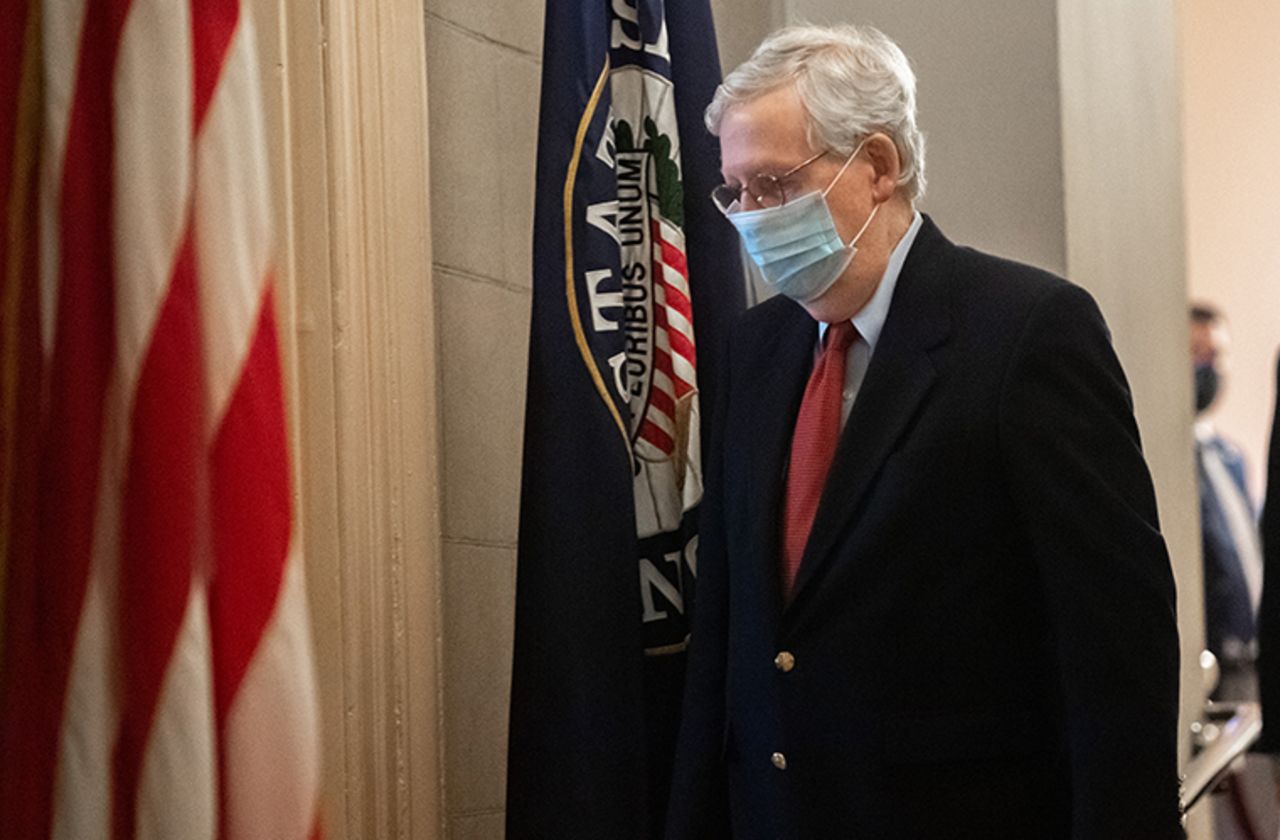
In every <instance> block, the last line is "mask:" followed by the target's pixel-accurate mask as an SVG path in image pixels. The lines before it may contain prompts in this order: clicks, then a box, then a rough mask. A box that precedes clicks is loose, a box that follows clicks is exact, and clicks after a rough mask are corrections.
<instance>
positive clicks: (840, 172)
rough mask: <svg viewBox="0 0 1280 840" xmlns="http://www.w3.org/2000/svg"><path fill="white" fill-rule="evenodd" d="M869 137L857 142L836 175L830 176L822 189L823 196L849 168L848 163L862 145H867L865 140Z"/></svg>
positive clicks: (825, 195) (860, 149)
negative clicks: (856, 145) (829, 179)
mask: <svg viewBox="0 0 1280 840" xmlns="http://www.w3.org/2000/svg"><path fill="white" fill-rule="evenodd" d="M870 139H871V138H870V137H866V138H864V139H863V141H862V142H861V143H859V144H858V148H856V149H854V150H853V154H851V155H849V157H848V158H846V159H845V162H844V166H842V167H840V171H839V172H837V173H836V177H834V178H832V179H831V183H830V184H827V188H826V189H825V190H823V191H822V197H823V198H826V197H827V193H829V192H831V189H832V188H833V187H834V186H835V185H836V182H837V181H839V180H840V177H841V176H842V175H844V171H845V170H846V169H848V168H849V164H851V163H853V159H854V158H856V157H857V156H858V152H860V151H862V147H863V146H865V145H867V140H870Z"/></svg>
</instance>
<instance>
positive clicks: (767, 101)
mask: <svg viewBox="0 0 1280 840" xmlns="http://www.w3.org/2000/svg"><path fill="white" fill-rule="evenodd" d="M807 126H808V121H807V119H806V115H805V112H804V108H803V107H802V106H801V105H800V100H799V98H798V97H797V96H796V95H795V93H794V90H793V89H791V88H790V87H789V86H788V87H787V88H780V89H776V90H774V91H770V92H768V93H765V94H763V95H761V96H759V97H756V98H754V99H751V100H748V101H746V102H742V103H738V104H735V105H733V106H731V107H730V108H728V109H726V111H725V114H724V118H723V119H722V120H721V123H720V150H721V162H722V165H723V169H724V171H725V173H726V174H730V173H732V174H735V175H739V174H741V173H740V172H739V170H745V171H746V173H747V175H750V174H754V173H755V172H765V171H769V170H770V169H773V168H778V167H782V168H783V169H789V168H790V167H792V166H794V165H795V164H796V163H797V155H799V156H801V157H800V159H803V158H804V157H808V156H809V155H810V154H812V145H811V143H810V142H809V136H808V132H807ZM744 177H745V176H744Z"/></svg>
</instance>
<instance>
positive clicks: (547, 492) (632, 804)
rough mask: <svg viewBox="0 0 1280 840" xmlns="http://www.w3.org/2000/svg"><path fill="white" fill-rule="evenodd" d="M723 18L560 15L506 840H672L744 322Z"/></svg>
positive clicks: (539, 255) (535, 339)
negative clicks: (715, 429) (723, 381)
mask: <svg viewBox="0 0 1280 840" xmlns="http://www.w3.org/2000/svg"><path fill="white" fill-rule="evenodd" d="M719 81H720V66H719V58H718V56H717V50H716V44H715V33H714V29H713V26H712V21H711V12H710V8H709V6H708V4H707V0H680V2H673V3H671V4H669V5H667V4H664V3H663V2H662V0H548V3H547V13H546V30H545V36H544V60H543V66H542V102H541V113H540V122H541V125H540V135H539V141H538V176H537V191H538V194H537V209H536V213H535V219H534V266H533V270H534V293H533V326H532V333H531V338H530V347H529V383H528V404H527V409H526V416H525V442H524V477H523V482H522V488H521V506H520V551H519V564H518V574H517V587H516V589H517V599H516V638H515V665H514V672H513V680H512V697H511V730H510V732H511V734H510V748H509V763H508V780H507V837H508V838H510V839H511V840H522V838H556V840H576V838H584V840H585V838H590V840H599V839H600V838H609V840H628V838H652V837H659V836H661V826H662V819H663V811H664V809H665V803H666V800H667V793H668V787H669V784H670V777H671V761H672V756H673V753H674V742H675V735H676V729H677V727H678V725H679V709H680V692H681V688H682V683H683V676H684V662H685V656H684V651H685V648H686V647H687V645H688V640H689V617H690V613H691V611H692V609H693V599H694V589H695V581H696V571H697V513H698V504H699V502H700V500H701V498H702V472H701V451H702V436H703V434H704V432H705V429H704V425H705V424H704V422H703V417H704V415H703V414H702V411H703V410H706V408H707V407H709V406H711V405H712V404H713V399H712V395H713V392H714V388H715V382H714V374H715V369H716V366H717V359H716V358H715V356H716V353H717V351H718V350H719V349H720V346H721V344H722V337H723V335H724V333H725V330H726V329H727V327H728V325H729V323H730V322H731V321H732V319H733V318H735V317H736V316H737V314H738V313H739V312H740V311H741V310H742V308H743V305H744V301H743V298H744V295H743V280H742V274H741V268H740V262H739V256H738V244H737V239H736V236H735V234H734V232H733V229H732V228H731V227H730V226H729V225H728V223H727V222H725V220H724V219H723V218H722V217H721V216H720V214H719V212H718V211H717V210H716V209H715V207H714V206H713V205H712V203H711V201H710V199H709V198H708V196H709V194H710V191H711V189H712V187H713V186H714V185H715V184H716V182H717V181H718V180H719V171H718V170H719V151H718V146H717V145H716V143H715V139H714V138H712V137H711V136H710V135H709V134H708V133H707V131H706V129H705V127H704V126H703V122H702V113H703V110H704V109H705V108H706V106H707V104H708V103H709V102H710V101H711V97H712V95H713V94H714V92H715V87H716V85H717V84H719Z"/></svg>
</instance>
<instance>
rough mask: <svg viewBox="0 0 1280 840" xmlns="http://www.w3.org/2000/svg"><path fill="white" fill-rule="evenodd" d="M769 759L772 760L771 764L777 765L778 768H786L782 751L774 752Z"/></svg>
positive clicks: (785, 758) (785, 759)
mask: <svg viewBox="0 0 1280 840" xmlns="http://www.w3.org/2000/svg"><path fill="white" fill-rule="evenodd" d="M770 761H772V762H773V766H774V767H777V768H778V769H779V770H786V769H787V757H786V756H785V755H783V754H782V753H774V754H773V756H772V757H771V758H770Z"/></svg>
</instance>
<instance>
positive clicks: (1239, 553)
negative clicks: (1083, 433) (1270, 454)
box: [1190, 303, 1262, 700]
mask: <svg viewBox="0 0 1280 840" xmlns="http://www.w3.org/2000/svg"><path fill="white" fill-rule="evenodd" d="M1190 321H1191V362H1192V366H1193V369H1194V371H1195V400H1196V424H1195V446H1196V476H1197V482H1198V484H1199V490H1200V523H1201V534H1202V540H1203V550H1204V612H1205V644H1206V646H1207V647H1208V648H1209V650H1210V651H1212V653H1213V655H1214V656H1216V657H1218V664H1219V666H1220V667H1221V669H1222V680H1221V682H1220V683H1219V685H1218V690H1217V691H1216V692H1215V693H1214V699H1215V700H1247V699H1252V698H1253V697H1254V696H1256V689H1255V688H1254V687H1253V683H1254V679H1255V677H1254V660H1255V658H1256V657H1257V615H1258V607H1259V604H1260V602H1261V600H1262V547H1261V544H1260V540H1259V535H1258V524H1257V511H1256V508H1255V507H1254V505H1253V502H1252V500H1251V499H1250V498H1249V491H1248V489H1247V487H1246V484H1245V463H1244V456H1243V455H1241V453H1240V450H1239V449H1238V448H1237V447H1236V446H1235V445H1233V444H1232V443H1231V442H1230V441H1228V440H1227V439H1226V438H1224V437H1223V436H1222V435H1221V434H1219V433H1218V431H1217V429H1216V428H1215V427H1214V424H1213V421H1212V420H1210V419H1209V417H1208V413H1209V409H1210V408H1211V407H1212V406H1213V405H1214V403H1215V402H1216V401H1217V397H1218V394H1219V392H1220V390H1221V383H1222V381H1223V375H1222V365H1223V356H1224V353H1225V350H1226V343H1227V333H1226V324H1225V322H1224V320H1223V318H1222V315H1221V313H1220V312H1219V311H1218V310H1217V309H1216V308H1214V307H1213V306H1211V305H1209V304H1205V303H1198V304H1195V305H1193V306H1192V307H1191V311H1190Z"/></svg>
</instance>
